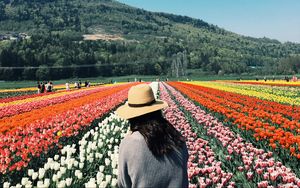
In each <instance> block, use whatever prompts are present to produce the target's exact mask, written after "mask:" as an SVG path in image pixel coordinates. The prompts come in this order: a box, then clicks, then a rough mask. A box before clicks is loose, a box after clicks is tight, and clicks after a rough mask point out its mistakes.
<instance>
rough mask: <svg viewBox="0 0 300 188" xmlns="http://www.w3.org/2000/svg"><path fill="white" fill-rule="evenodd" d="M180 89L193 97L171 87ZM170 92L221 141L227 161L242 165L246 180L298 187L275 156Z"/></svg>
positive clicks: (292, 174)
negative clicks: (225, 150)
mask: <svg viewBox="0 0 300 188" xmlns="http://www.w3.org/2000/svg"><path fill="white" fill-rule="evenodd" d="M170 85H173V86H175V87H176V88H177V89H179V90H180V91H182V92H183V93H185V94H186V95H187V96H189V97H190V95H189V93H188V90H182V89H181V87H180V85H177V84H176V83H171V84H170ZM168 89H169V90H170V91H171V93H172V94H173V95H174V97H175V98H176V99H177V100H178V102H179V103H180V105H181V106H182V107H183V108H184V109H186V110H187V111H188V112H189V113H190V114H191V115H192V116H193V118H194V119H195V120H196V121H197V122H198V123H199V124H200V125H201V126H203V128H204V129H206V131H207V134H208V135H210V136H211V137H212V138H216V139H217V140H218V141H219V144H220V147H224V148H226V149H227V151H228V154H229V155H230V156H231V157H229V158H228V160H229V161H230V162H232V163H236V161H240V162H242V163H243V166H238V167H237V168H238V170H239V171H241V172H243V173H244V174H245V175H246V176H247V180H248V181H254V182H257V186H258V187H268V186H270V185H272V186H277V187H299V186H300V179H299V178H298V177H296V175H295V174H294V173H293V172H292V170H291V169H290V168H288V167H286V166H284V165H283V164H282V163H281V162H280V161H276V160H275V158H274V157H273V153H272V152H265V151H264V150H262V149H258V148H255V147H254V146H253V145H252V144H251V143H249V142H246V141H245V140H243V138H241V137H240V136H239V135H237V134H235V133H234V132H233V131H231V130H230V128H229V127H226V126H224V124H223V123H221V122H219V121H218V120H217V119H216V118H214V117H213V116H211V115H210V114H207V113H206V112H205V111H204V110H202V109H201V108H200V107H199V106H196V105H195V104H194V103H193V102H191V101H190V100H188V99H186V98H185V97H184V96H183V95H182V94H180V93H179V92H178V91H176V90H175V89H174V88H172V87H170V86H168Z"/></svg>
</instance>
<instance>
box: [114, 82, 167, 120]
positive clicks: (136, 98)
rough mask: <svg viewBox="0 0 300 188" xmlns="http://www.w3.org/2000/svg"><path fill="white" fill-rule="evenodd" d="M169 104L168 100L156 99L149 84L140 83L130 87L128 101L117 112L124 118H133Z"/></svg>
mask: <svg viewBox="0 0 300 188" xmlns="http://www.w3.org/2000/svg"><path fill="white" fill-rule="evenodd" d="M167 106H168V104H167V103H166V102H164V101H161V100H155V97H154V94H153V91H152V89H151V87H150V86H149V85H148V84H139V85H136V86H133V87H131V88H130V90H129V91H128V102H126V103H125V104H124V105H123V106H121V107H119V108H118V109H117V111H116V112H117V114H118V115H119V116H120V117H122V118H124V119H131V118H134V117H138V116H141V115H144V114H148V113H150V112H154V111H157V110H161V109H163V108H165V107H167Z"/></svg>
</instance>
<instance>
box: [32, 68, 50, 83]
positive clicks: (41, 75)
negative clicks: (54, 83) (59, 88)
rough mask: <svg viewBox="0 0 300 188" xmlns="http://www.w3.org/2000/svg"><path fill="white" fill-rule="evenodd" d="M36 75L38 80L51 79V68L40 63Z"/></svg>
mask: <svg viewBox="0 0 300 188" xmlns="http://www.w3.org/2000/svg"><path fill="white" fill-rule="evenodd" d="M35 75H36V78H37V79H38V80H50V69H49V67H48V66H47V65H40V66H39V68H38V69H37V71H36V73H35Z"/></svg>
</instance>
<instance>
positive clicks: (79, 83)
mask: <svg viewBox="0 0 300 188" xmlns="http://www.w3.org/2000/svg"><path fill="white" fill-rule="evenodd" d="M80 88H81V80H79V81H78V89H80Z"/></svg>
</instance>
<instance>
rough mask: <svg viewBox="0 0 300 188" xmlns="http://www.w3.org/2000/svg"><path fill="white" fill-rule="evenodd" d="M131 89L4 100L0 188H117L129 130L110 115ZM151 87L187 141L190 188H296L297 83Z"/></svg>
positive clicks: (299, 171)
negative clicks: (122, 145)
mask: <svg viewBox="0 0 300 188" xmlns="http://www.w3.org/2000/svg"><path fill="white" fill-rule="evenodd" d="M136 84H139V83H121V84H112V85H101V86H94V87H89V88H83V89H74V90H70V91H65V90H63V89H61V90H59V91H55V92H51V93H44V94H36V93H33V92H31V91H30V89H29V90H26V89H23V90H22V89H18V90H17V91H16V92H21V91H26V92H23V94H18V95H15V94H12V95H10V93H11V92H12V93H14V92H13V91H12V90H9V91H8V90H5V91H4V90H3V92H2V95H3V96H4V95H5V97H2V98H0V187H15V188H16V187H43V188H44V187H78V188H80V187H87V188H90V187H91V188H92V187H117V179H118V150H119V144H120V142H121V140H122V139H123V138H124V137H125V136H126V134H130V130H129V125H128V122H127V121H126V120H124V119H121V118H120V117H118V116H117V114H116V113H115V112H114V111H115V109H116V108H117V107H118V106H120V105H121V104H123V103H124V102H125V101H126V99H127V93H128V90H129V88H130V87H132V86H134V85H136ZM149 84H150V86H151V87H152V89H153V91H154V93H155V95H156V97H157V98H160V99H161V100H164V101H166V102H167V103H168V105H169V107H168V108H166V109H164V110H163V114H164V116H165V118H166V119H167V120H168V121H169V122H170V123H171V124H172V125H173V126H174V127H175V128H176V129H177V130H178V131H180V132H181V134H182V135H183V136H184V137H185V138H186V143H187V147H188V150H189V159H188V178H189V187H201V188H202V187H249V188H250V187H266V188H267V187H300V179H299V178H300V163H299V161H300V96H299V95H300V87H298V85H297V84H296V83H294V84H281V83H278V84H276V83H273V84H271V83H270V84H266V83H264V82H253V81H244V82H239V81H209V82H200V81H198V82H152V83H149ZM27 91H29V92H27ZM0 93H1V90H0ZM175 173H176V172H175Z"/></svg>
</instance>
